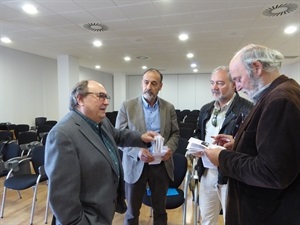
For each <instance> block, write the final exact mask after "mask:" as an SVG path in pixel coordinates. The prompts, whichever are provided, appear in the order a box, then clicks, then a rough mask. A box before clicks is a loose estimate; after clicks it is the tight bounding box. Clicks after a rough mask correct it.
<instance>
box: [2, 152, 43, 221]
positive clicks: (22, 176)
mask: <svg viewBox="0 0 300 225" xmlns="http://www.w3.org/2000/svg"><path fill="white" fill-rule="evenodd" d="M44 155H45V146H36V147H35V148H34V149H33V150H32V156H31V158H28V157H26V158H19V159H20V160H19V161H16V160H14V161H12V163H11V165H10V171H9V173H8V175H7V177H6V180H5V181H4V190H3V198H2V204H1V213H0V215H1V218H3V215H4V205H5V199H6V192H7V189H12V190H17V191H20V190H25V189H28V188H31V187H33V189H34V193H33V198H32V206H31V214H30V224H31V225H32V224H33V216H34V210H35V202H36V197H37V191H38V185H39V183H40V182H42V181H46V180H47V179H48V178H47V176H46V174H45V170H44ZM13 162H16V163H13ZM29 162H31V164H32V167H33V170H34V173H31V170H29V171H28V169H25V170H23V169H22V168H23V167H24V166H25V167H26V166H27V165H28V164H29ZM17 169H18V171H17ZM16 171H17V172H16ZM19 197H20V198H21V196H19Z"/></svg>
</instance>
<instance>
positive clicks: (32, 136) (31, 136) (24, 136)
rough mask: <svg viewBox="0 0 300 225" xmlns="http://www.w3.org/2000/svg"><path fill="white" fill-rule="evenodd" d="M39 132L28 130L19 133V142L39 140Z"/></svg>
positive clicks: (25, 142) (26, 142) (20, 143)
mask: <svg viewBox="0 0 300 225" xmlns="http://www.w3.org/2000/svg"><path fill="white" fill-rule="evenodd" d="M37 140H38V139H37V134H36V132H33V131H26V132H21V133H19V138H18V144H19V145H22V144H28V143H30V142H33V141H37Z"/></svg>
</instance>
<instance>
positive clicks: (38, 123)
mask: <svg viewBox="0 0 300 225" xmlns="http://www.w3.org/2000/svg"><path fill="white" fill-rule="evenodd" d="M46 120H47V117H36V118H35V126H36V127H39V126H41V125H43V124H44V123H45V122H46Z"/></svg>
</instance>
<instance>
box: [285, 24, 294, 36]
mask: <svg viewBox="0 0 300 225" xmlns="http://www.w3.org/2000/svg"><path fill="white" fill-rule="evenodd" d="M296 31H297V27H296V26H288V27H287V28H285V29H284V33H286V34H293V33H295V32H296Z"/></svg>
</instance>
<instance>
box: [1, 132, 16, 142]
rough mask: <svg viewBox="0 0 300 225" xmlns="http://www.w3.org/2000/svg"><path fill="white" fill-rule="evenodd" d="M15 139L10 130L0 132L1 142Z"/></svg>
mask: <svg viewBox="0 0 300 225" xmlns="http://www.w3.org/2000/svg"><path fill="white" fill-rule="evenodd" d="M11 139H13V133H12V132H11V131H9V130H7V131H6V130H1V131H0V142H2V141H7V140H11Z"/></svg>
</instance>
